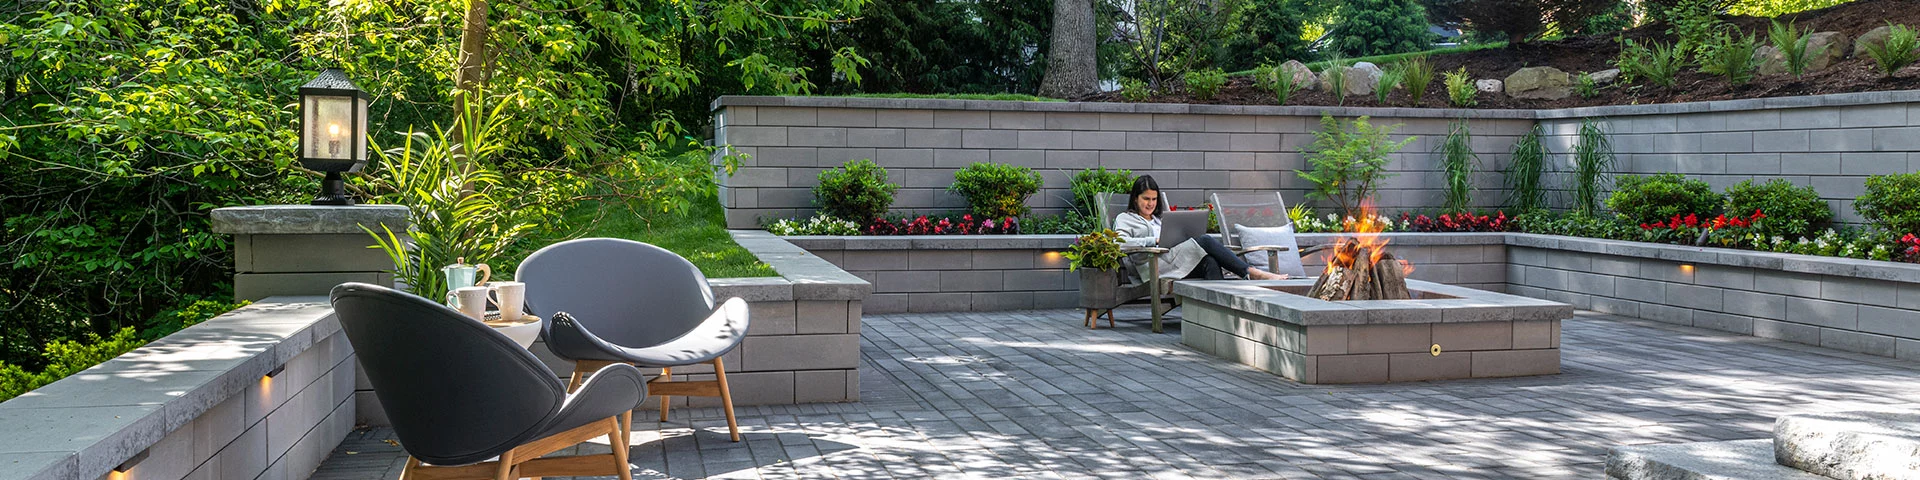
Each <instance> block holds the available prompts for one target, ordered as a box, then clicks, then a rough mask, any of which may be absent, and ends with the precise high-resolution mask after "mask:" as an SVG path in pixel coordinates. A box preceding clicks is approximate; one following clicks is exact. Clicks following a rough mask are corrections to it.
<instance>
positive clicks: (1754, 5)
mask: <svg viewBox="0 0 1920 480" xmlns="http://www.w3.org/2000/svg"><path fill="white" fill-rule="evenodd" d="M1851 1H1853V0H1740V1H1738V2H1733V4H1732V5H1730V6H1728V8H1727V13H1730V14H1734V15H1742V16H1748V17H1763V18H1771V17H1778V16H1781V15H1786V14H1789V13H1800V12H1804V11H1808V10H1818V9H1822V8H1827V7H1831V6H1834V5H1839V4H1842V3H1847V2H1851Z"/></svg>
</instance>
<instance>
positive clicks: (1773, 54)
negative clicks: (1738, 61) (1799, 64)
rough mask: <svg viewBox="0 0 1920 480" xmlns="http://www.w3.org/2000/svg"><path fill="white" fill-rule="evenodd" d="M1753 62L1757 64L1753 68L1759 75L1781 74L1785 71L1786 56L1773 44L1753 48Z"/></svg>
mask: <svg viewBox="0 0 1920 480" xmlns="http://www.w3.org/2000/svg"><path fill="white" fill-rule="evenodd" d="M1753 63H1754V64H1756V65H1759V67H1758V68H1755V69H1754V70H1755V71H1756V72H1759V74H1761V75H1783V74H1786V73H1787V56H1786V55H1783V54H1781V53H1780V49H1778V48H1773V46H1771V45H1769V46H1763V47H1760V48H1756V49H1753Z"/></svg>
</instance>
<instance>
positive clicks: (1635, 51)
mask: <svg viewBox="0 0 1920 480" xmlns="http://www.w3.org/2000/svg"><path fill="white" fill-rule="evenodd" d="M1621 57H1622V58H1621V59H1622V60H1623V62H1622V64H1621V65H1620V70H1621V72H1623V74H1625V75H1629V76H1632V77H1634V78H1644V79H1647V81H1648V82H1653V84H1654V85H1659V86H1662V87H1667V88H1673V83H1674V81H1675V76H1677V75H1679V74H1680V69H1681V68H1685V67H1686V65H1687V56H1686V53H1685V51H1684V50H1680V49H1677V48H1673V47H1672V46H1669V45H1667V44H1664V43H1660V42H1653V46H1652V47H1648V46H1645V45H1640V44H1637V43H1633V41H1631V40H1629V41H1628V42H1627V48H1626V50H1624V51H1622V53H1621Z"/></svg>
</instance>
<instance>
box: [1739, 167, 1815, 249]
mask: <svg viewBox="0 0 1920 480" xmlns="http://www.w3.org/2000/svg"><path fill="white" fill-rule="evenodd" d="M1754 211H1760V212H1763V213H1765V214H1766V215H1767V217H1766V218H1763V219H1760V221H1758V222H1754V225H1753V231H1754V233H1758V234H1761V235H1765V236H1768V237H1773V236H1784V237H1797V236H1803V235H1812V234H1813V233H1814V232H1817V231H1820V229H1823V228H1827V224H1828V222H1830V221H1832V220H1833V211H1832V210H1830V209H1828V208H1827V202H1826V201H1825V200H1821V199H1820V192H1818V191H1815V190H1814V189H1813V187H1810V186H1808V187H1803V186H1799V185H1794V184H1793V182H1789V181H1787V180H1786V179H1780V178H1776V179H1773V180H1769V181H1767V183H1765V184H1760V185H1755V184H1754V183H1753V181H1752V180H1746V181H1742V182H1740V183H1739V184H1737V185H1734V186H1731V187H1727V213H1728V214H1729V215H1741V216H1748V215H1753V212H1754Z"/></svg>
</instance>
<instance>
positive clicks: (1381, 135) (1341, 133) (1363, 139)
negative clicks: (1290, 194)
mask: <svg viewBox="0 0 1920 480" xmlns="http://www.w3.org/2000/svg"><path fill="white" fill-rule="evenodd" d="M1320 127H1321V128H1320V131H1318V132H1313V137H1314V140H1313V145H1311V146H1310V147H1308V148H1309V151H1307V152H1304V153H1306V155H1307V162H1308V163H1310V164H1312V165H1313V170H1312V171H1300V170H1294V173H1296V174H1299V175H1300V178H1302V179H1305V180H1306V181H1308V182H1312V183H1313V190H1310V191H1308V192H1307V197H1308V198H1316V199H1321V200H1331V201H1333V202H1334V204H1335V205H1336V206H1338V207H1339V208H1340V214H1341V215H1346V216H1351V217H1356V218H1357V217H1359V216H1360V212H1359V209H1360V205H1361V203H1362V202H1363V201H1365V200H1367V199H1369V198H1373V194H1374V192H1375V191H1377V188H1376V187H1375V186H1374V183H1375V182H1378V181H1380V180H1382V179H1385V178H1388V177H1391V176H1393V174H1391V173H1387V171H1386V168H1387V156H1389V155H1392V154H1393V153H1394V152H1398V151H1400V148H1402V147H1405V146H1407V144H1408V143H1411V142H1413V140H1414V138H1416V137H1407V138H1406V139H1405V140H1401V141H1399V142H1393V141H1390V140H1388V139H1387V136H1388V135H1392V134H1393V131H1394V129H1397V128H1400V126H1399V125H1393V126H1389V127H1384V128H1383V127H1375V126H1373V124H1371V123H1367V117H1360V118H1357V119H1354V121H1353V129H1352V130H1348V129H1347V127H1346V126H1345V125H1342V124H1341V123H1340V121H1339V120H1335V119H1334V118H1333V116H1331V115H1323V116H1321V117H1320Z"/></svg>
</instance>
